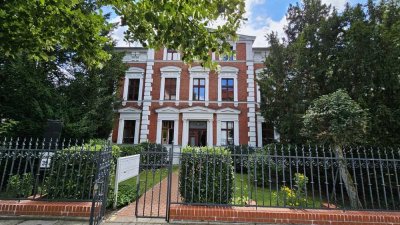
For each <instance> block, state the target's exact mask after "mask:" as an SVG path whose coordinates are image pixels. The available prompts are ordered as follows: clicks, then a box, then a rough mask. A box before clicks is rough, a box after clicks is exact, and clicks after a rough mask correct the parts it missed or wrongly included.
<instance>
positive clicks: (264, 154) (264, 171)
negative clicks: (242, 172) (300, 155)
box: [244, 148, 282, 187]
mask: <svg viewBox="0 0 400 225" xmlns="http://www.w3.org/2000/svg"><path fill="white" fill-rule="evenodd" d="M274 155H275V149H274V148H264V149H262V150H260V151H256V152H254V153H252V154H251V155H250V157H249V160H248V161H246V162H244V166H245V167H246V168H247V173H248V174H249V177H250V182H251V183H252V184H254V186H259V187H267V186H269V185H270V183H269V181H270V179H272V180H273V181H275V180H276V178H277V177H279V176H281V172H282V166H281V165H280V164H279V163H278V162H277V158H276V157H275V158H274ZM256 181H257V182H256Z"/></svg>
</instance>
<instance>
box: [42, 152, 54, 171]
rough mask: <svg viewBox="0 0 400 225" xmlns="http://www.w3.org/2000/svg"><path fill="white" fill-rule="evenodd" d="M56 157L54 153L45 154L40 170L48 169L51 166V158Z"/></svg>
mask: <svg viewBox="0 0 400 225" xmlns="http://www.w3.org/2000/svg"><path fill="white" fill-rule="evenodd" d="M53 155H54V152H44V153H43V155H42V158H41V160H40V168H41V169H48V168H50V164H51V157H52V156H53Z"/></svg>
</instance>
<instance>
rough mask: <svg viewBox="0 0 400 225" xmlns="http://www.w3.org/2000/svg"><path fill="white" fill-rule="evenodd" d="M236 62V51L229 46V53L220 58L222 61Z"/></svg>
mask: <svg viewBox="0 0 400 225" xmlns="http://www.w3.org/2000/svg"><path fill="white" fill-rule="evenodd" d="M235 60H236V49H235V48H234V47H233V46H231V53H230V54H226V55H223V56H222V61H235Z"/></svg>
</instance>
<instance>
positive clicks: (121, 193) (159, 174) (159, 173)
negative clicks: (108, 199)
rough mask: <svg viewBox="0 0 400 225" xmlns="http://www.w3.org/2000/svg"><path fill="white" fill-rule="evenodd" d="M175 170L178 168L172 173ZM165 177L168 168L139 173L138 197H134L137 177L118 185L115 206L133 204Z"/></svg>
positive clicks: (174, 168) (175, 168)
mask: <svg viewBox="0 0 400 225" xmlns="http://www.w3.org/2000/svg"><path fill="white" fill-rule="evenodd" d="M177 169H178V167H176V166H174V167H173V168H172V170H173V171H176V170H177ZM167 176H168V168H160V169H155V170H151V169H148V170H143V171H141V172H140V173H139V182H140V186H139V188H140V189H139V196H137V195H136V193H137V192H136V190H137V176H136V177H132V178H130V179H128V180H125V181H123V182H121V183H119V187H118V204H117V206H118V207H122V206H125V205H127V204H129V203H131V202H134V201H135V200H136V199H138V198H139V197H140V196H141V195H142V194H144V193H145V192H146V191H148V190H150V189H151V188H152V187H153V186H154V185H156V184H158V183H160V182H161V181H162V180H163V179H165V178H166V177H167ZM112 180H113V178H112ZM113 198H114V197H113Z"/></svg>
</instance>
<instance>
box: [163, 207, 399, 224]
mask: <svg viewBox="0 0 400 225" xmlns="http://www.w3.org/2000/svg"><path fill="white" fill-rule="evenodd" d="M170 219H171V220H174V221H178V220H195V221H208V222H210V221H219V222H247V223H249V222H251V223H271V224H318V225H328V224H329V225H383V224H385V225H400V212H375V211H342V210H310V209H307V210H300V209H281V208H253V207H214V206H212V207H211V206H185V205H172V206H171V210H170Z"/></svg>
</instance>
